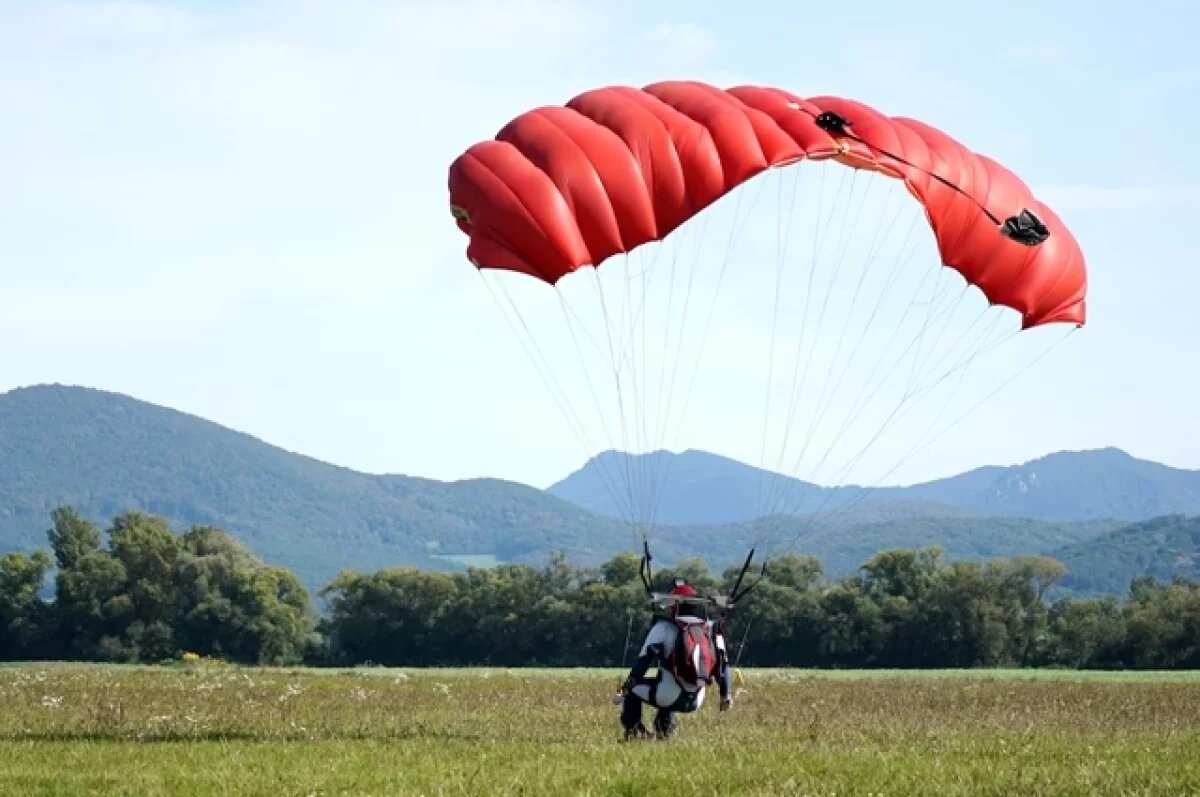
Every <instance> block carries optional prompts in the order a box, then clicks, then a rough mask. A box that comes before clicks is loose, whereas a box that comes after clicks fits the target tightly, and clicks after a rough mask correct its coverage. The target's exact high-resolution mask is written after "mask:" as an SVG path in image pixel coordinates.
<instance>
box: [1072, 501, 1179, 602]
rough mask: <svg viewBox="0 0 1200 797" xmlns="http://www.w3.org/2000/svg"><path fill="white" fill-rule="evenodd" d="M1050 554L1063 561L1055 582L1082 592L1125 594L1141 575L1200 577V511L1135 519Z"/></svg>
mask: <svg viewBox="0 0 1200 797" xmlns="http://www.w3.org/2000/svg"><path fill="white" fill-rule="evenodd" d="M1050 555H1051V556H1053V557H1054V558H1056V559H1058V560H1060V561H1061V562H1062V563H1063V564H1065V565H1066V566H1067V574H1066V575H1065V576H1064V577H1063V579H1062V581H1061V582H1060V584H1059V585H1060V586H1061V587H1062V588H1064V589H1068V590H1071V591H1072V592H1076V593H1080V594H1113V593H1116V594H1123V593H1125V592H1127V591H1128V589H1129V583H1130V582H1131V581H1132V580H1133V579H1134V578H1136V577H1138V576H1141V575H1150V576H1154V577H1155V578H1156V579H1158V580H1159V581H1170V580H1171V579H1172V578H1174V577H1175V576H1182V577H1184V578H1187V579H1192V580H1196V581H1200V517H1185V516H1182V515H1171V516H1167V517H1160V518H1154V519H1153V520H1147V521H1144V522H1141V523H1134V524H1132V525H1129V526H1125V527H1122V528H1119V529H1116V530H1114V531H1110V532H1108V533H1106V534H1103V535H1101V536H1099V537H1097V538H1095V539H1092V540H1088V541H1086V542H1075V543H1071V544H1068V545H1064V546H1063V547H1061V548H1058V549H1057V550H1054V551H1052V552H1051V553H1050Z"/></svg>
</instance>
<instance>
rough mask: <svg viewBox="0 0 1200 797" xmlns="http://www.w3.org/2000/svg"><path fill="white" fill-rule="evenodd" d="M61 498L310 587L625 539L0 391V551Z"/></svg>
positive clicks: (120, 402)
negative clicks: (224, 549) (232, 548)
mask: <svg viewBox="0 0 1200 797" xmlns="http://www.w3.org/2000/svg"><path fill="white" fill-rule="evenodd" d="M61 504H72V505H74V506H75V507H77V508H78V509H79V510H80V512H82V513H83V514H84V515H85V516H87V517H90V518H92V519H93V520H95V521H97V522H98V523H101V524H106V523H107V522H108V520H109V519H111V517H112V516H113V515H115V514H117V513H119V512H122V511H124V510H126V509H142V510H144V511H148V512H153V513H155V514H160V515H163V516H164V517H167V518H168V519H170V520H171V521H172V522H173V523H174V524H176V525H177V526H183V527H186V526H188V525H191V524H196V523H199V524H211V525H216V526H220V527H221V528H224V529H226V530H227V531H230V532H231V533H233V534H235V535H237V536H238V537H240V538H241V539H243V540H244V541H245V542H246V543H247V545H249V546H250V548H251V549H252V550H254V551H255V552H256V553H257V554H258V555H259V556H261V557H263V558H264V559H266V560H267V561H270V562H278V563H281V564H285V565H287V566H288V567H290V568H292V569H293V570H294V571H295V572H296V573H297V575H298V576H300V578H301V579H302V580H303V581H304V582H305V583H306V584H308V585H309V586H310V587H312V586H315V585H318V584H320V583H323V582H324V581H328V580H329V579H330V578H332V577H333V576H334V575H335V574H336V573H337V571H338V570H340V569H342V568H355V569H371V570H374V569H377V568H381V567H386V566H390V565H397V564H411V565H419V566H422V567H442V568H444V567H446V566H448V565H450V564H453V562H452V560H447V559H442V558H438V557H439V556H445V555H450V556H454V555H478V554H483V555H487V556H492V557H496V558H498V559H501V560H507V561H519V560H522V559H531V560H532V559H540V558H542V557H543V556H544V555H545V553H546V552H547V551H549V550H554V549H559V548H561V549H563V550H565V551H566V552H567V554H568V555H569V556H578V557H580V558H593V557H594V554H593V550H594V549H602V550H606V551H607V550H617V549H619V548H621V547H629V540H630V535H629V532H628V530H627V529H626V528H625V527H624V526H623V525H622V524H620V523H616V522H613V521H610V520H606V519H603V518H598V517H596V516H594V515H591V514H590V513H588V512H585V511H583V510H581V509H579V508H578V507H575V506H574V505H572V504H570V503H568V502H566V501H563V500H561V499H558V498H555V497H553V496H550V495H547V494H546V493H545V492H543V491H541V490H537V489H535V488H532V487H527V486H524V485H520V484H514V483H511V482H505V481H500V480H493V479H475V480H468V481H461V482H452V483H447V482H439V481H433V480H429V479H420V478H413V477H408V476H375V475H369V474H363V473H358V472H355V471H352V470H349V469H347V468H341V467H337V466H334V465H330V464H327V463H324V462H319V461H317V460H314V459H311V458H309V457H304V456H301V455H298V454H293V453H290V452H288V451H285V450H283V449H281V448H278V447H275V446H272V445H269V444H267V443H264V442H262V441H260V440H258V439H256V438H254V437H251V436H250V435H247V434H242V433H240V432H235V431H232V430H229V429H226V428H224V427H222V426H219V425H218V424H215V423H212V422H210V421H206V420H203V419H201V418H197V417H194V416H191V415H187V414H184V413H181V412H176V411H174V410H170V409H166V408H163V407H159V406H155V405H153V404H148V403H146V402H142V401H137V400H135V399H131V398H128V397H126V396H122V395H118V394H114V393H108V392H103V391H99V390H93V389H88V388H78V387H62V386H57V385H56V386H38V387H31V388H21V389H17V390H13V391H11V392H9V393H5V394H3V395H0V550H4V549H29V548H34V547H45V545H46V536H45V529H46V528H47V526H48V525H49V513H50V511H51V510H52V509H53V508H54V507H56V506H59V505H61Z"/></svg>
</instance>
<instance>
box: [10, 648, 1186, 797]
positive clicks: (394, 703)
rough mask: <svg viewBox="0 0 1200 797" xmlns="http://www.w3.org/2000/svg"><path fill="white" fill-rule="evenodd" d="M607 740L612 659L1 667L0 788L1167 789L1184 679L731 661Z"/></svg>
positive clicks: (314, 791) (557, 791)
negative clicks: (663, 731) (450, 666)
mask: <svg viewBox="0 0 1200 797" xmlns="http://www.w3.org/2000/svg"><path fill="white" fill-rule="evenodd" d="M745 675H746V680H745V683H744V685H743V686H742V687H741V689H742V691H741V694H739V696H738V701H737V704H736V705H735V706H734V708H733V710H732V711H730V712H728V713H725V714H721V713H719V712H717V711H716V706H715V702H714V703H712V704H709V705H706V706H705V707H704V708H703V709H702V710H701V711H700V712H699V713H697V714H693V715H690V716H685V717H684V718H683V721H682V727H681V733H680V735H679V737H678V738H676V739H674V740H672V741H670V742H638V743H629V744H626V743H621V742H618V741H617V739H618V737H619V730H618V727H617V723H616V709H615V707H614V706H612V705H611V703H610V702H609V699H610V698H611V696H612V692H613V689H614V687H615V686H616V683H617V678H618V673H617V672H616V671H614V670H603V671H589V670H512V671H509V670H504V669H489V670H389V669H363V670H352V671H315V670H286V669H278V670H260V669H241V668H234V667H179V668H154V667H104V666H94V665H92V666H88V665H78V666H76V665H25V666H18V667H7V668H3V669H0V784H2V785H0V793H2V794H4V795H6V796H7V795H13V796H14V797H15V796H16V795H31V794H37V795H42V794H46V795H58V794H106V795H109V794H127V795H139V797H141V796H142V795H160V794H186V795H230V794H254V795H272V797H275V796H276V795H342V794H353V795H360V794H363V795H409V794H412V795H430V796H432V795H463V794H470V795H475V794H485V795H490V794H501V795H508V794H513V795H515V794H521V795H672V796H673V795H680V794H705V795H712V794H738V795H804V794H812V795H818V794H819V795H830V794H837V795H846V794H864V795H865V794H886V795H899V794H930V795H934V794H936V795H967V794H971V795H976V794H984V795H989V794H995V795H1001V794H1003V795H1009V794H1018V795H1050V794H1054V795H1060V794H1061V795H1075V794H1078V795H1097V794H1099V795H1103V794H1121V795H1143V794H1144V795H1151V794H1153V795H1158V794H1163V795H1182V794H1195V793H1198V792H1200V674H1197V673H1172V674H1162V673H1137V674H1128V673H1115V674H1112V673H1074V672H1049V671H1048V672H1032V673H1031V672H1013V671H1004V670H995V671H970V672H957V671H956V672H936V673H912V672H868V673H864V672H810V671H784V670H772V671H747V672H746V673H745Z"/></svg>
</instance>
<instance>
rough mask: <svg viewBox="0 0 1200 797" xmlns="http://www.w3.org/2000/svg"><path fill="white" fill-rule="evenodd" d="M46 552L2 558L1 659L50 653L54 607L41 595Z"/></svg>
mask: <svg viewBox="0 0 1200 797" xmlns="http://www.w3.org/2000/svg"><path fill="white" fill-rule="evenodd" d="M50 565H51V561H50V557H49V556H48V555H47V554H46V552H45V551H34V552H33V553H32V554H27V553H20V552H15V551H14V552H10V553H6V554H5V555H4V556H2V557H0V660H4V661H12V660H16V659H33V658H37V657H39V656H43V655H45V654H46V653H47V651H46V649H45V645H46V642H47V638H48V635H49V632H50V630H51V629H50V627H49V626H50V619H51V614H50V607H48V606H47V605H46V604H45V603H44V602H43V601H42V599H41V598H40V597H38V592H39V591H40V590H41V588H42V585H43V584H45V583H46V571H47V570H49V569H50Z"/></svg>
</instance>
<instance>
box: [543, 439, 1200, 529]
mask: <svg viewBox="0 0 1200 797" xmlns="http://www.w3.org/2000/svg"><path fill="white" fill-rule="evenodd" d="M624 468H629V469H631V470H632V472H634V473H651V474H656V475H657V478H658V480H659V481H657V482H656V484H658V485H660V486H661V490H662V497H661V499H660V502H659V505H658V512H657V514H656V520H657V522H659V523H664V524H690V523H703V522H709V523H711V522H719V523H738V522H746V521H748V520H752V519H753V518H755V517H756V516H758V515H759V514H762V512H763V509H764V503H763V501H762V500H761V496H762V495H764V494H768V492H769V491H770V490H772V489H774V490H776V491H777V492H778V491H779V490H788V491H790V492H789V493H788V495H789V501H790V502H791V503H790V506H792V507H797V508H801V509H800V511H804V512H811V511H813V510H816V509H817V508H819V507H820V508H823V510H824V511H831V510H834V509H836V508H838V507H840V506H842V505H844V504H845V503H846V502H847V501H848V500H850V499H853V500H854V501H855V502H856V503H858V502H861V503H863V504H867V503H879V502H887V503H889V504H891V503H895V502H901V501H902V502H906V503H909V504H921V503H924V504H926V505H933V504H939V505H942V506H943V507H952V508H954V509H956V510H958V511H959V512H962V513H966V514H972V515H977V516H991V517H994V516H1003V517H1025V518H1035V519H1039V520H1047V521H1074V520H1098V519H1102V518H1120V519H1124V520H1129V521H1135V520H1145V519H1147V518H1151V517H1156V516H1160V515H1169V514H1177V513H1179V514H1200V471H1192V470H1180V469H1177V468H1170V467H1167V466H1166V465H1160V464H1158V463H1156V462H1147V461H1145V460H1140V459H1136V458H1134V457H1132V456H1130V455H1129V454H1126V453H1125V452H1123V451H1121V450H1119V449H1115V448H1105V449H1099V450H1094V451H1077V452H1060V453H1056V454H1050V455H1049V456H1045V457H1042V458H1040V459H1036V460H1033V461H1032V462H1027V463H1025V464H1023V465H1017V466H1013V467H985V468H978V469H976V470H972V471H969V472H967V473H963V474H960V475H958V476H953V477H951V478H947V479H939V480H937V481H932V482H926V483H923V484H916V485H912V486H910V487H883V488H865V489H864V488H858V487H839V488H826V487H821V486H818V485H815V484H810V483H808V482H804V481H800V480H796V479H789V478H787V477H785V476H781V475H778V474H773V473H768V472H765V471H761V470H759V469H757V468H754V467H751V466H749V465H744V464H742V463H740V462H737V461H735V460H731V459H728V458H725V457H720V456H717V455H714V454H708V453H705V452H703V451H684V452H682V453H679V454H671V453H668V452H656V453H654V454H647V455H642V456H630V455H625V454H618V453H615V452H611V451H609V452H605V453H604V454H601V455H600V456H598V457H595V458H593V459H592V460H591V461H589V462H588V463H587V464H586V465H585V466H584V467H583V468H581V469H580V470H578V471H576V472H575V473H572V474H571V475H570V476H568V477H567V478H565V479H563V480H562V481H560V482H558V483H557V484H555V485H553V486H552V487H550V488H549V492H551V493H552V494H554V495H557V496H559V497H561V498H564V499H566V500H568V501H571V502H572V503H575V504H577V505H578V506H581V507H585V508H587V509H589V510H591V511H593V512H596V513H598V514H603V515H607V516H610V517H624V516H626V514H627V513H625V512H623V511H622V509H623V508H622V506H621V505H620V504H618V503H617V502H616V501H614V499H613V498H612V496H611V495H610V493H609V491H608V490H606V489H605V483H604V478H605V476H606V475H607V474H615V473H620V472H621V470H622V469H624ZM609 478H610V479H611V476H610V477H609Z"/></svg>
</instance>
